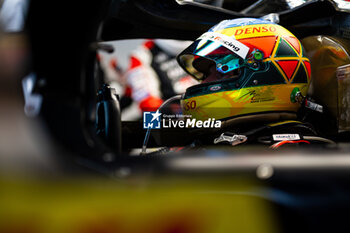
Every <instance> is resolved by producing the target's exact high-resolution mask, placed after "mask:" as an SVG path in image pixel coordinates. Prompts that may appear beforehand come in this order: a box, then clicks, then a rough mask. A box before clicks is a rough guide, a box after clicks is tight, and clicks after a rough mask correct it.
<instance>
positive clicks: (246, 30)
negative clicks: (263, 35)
mask: <svg viewBox="0 0 350 233" xmlns="http://www.w3.org/2000/svg"><path fill="white" fill-rule="evenodd" d="M276 30H277V29H276V27H274V26H273V25H270V26H267V25H264V26H254V27H246V28H244V29H237V30H236V31H235V36H238V35H242V34H254V33H260V32H268V31H270V32H275V31H276Z"/></svg>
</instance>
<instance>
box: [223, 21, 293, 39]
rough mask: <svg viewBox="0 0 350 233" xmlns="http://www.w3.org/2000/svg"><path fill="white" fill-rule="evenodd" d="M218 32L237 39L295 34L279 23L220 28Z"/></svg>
mask: <svg viewBox="0 0 350 233" xmlns="http://www.w3.org/2000/svg"><path fill="white" fill-rule="evenodd" d="M217 32H218V33H221V34H224V35H227V36H233V37H234V38H235V39H236V40H239V39H246V38H253V37H265V36H274V35H283V36H293V34H292V33H291V32H290V31H288V30H287V29H285V28H284V27H281V26H279V25H277V24H255V25H246V26H239V27H232V28H226V29H222V30H218V31H217Z"/></svg>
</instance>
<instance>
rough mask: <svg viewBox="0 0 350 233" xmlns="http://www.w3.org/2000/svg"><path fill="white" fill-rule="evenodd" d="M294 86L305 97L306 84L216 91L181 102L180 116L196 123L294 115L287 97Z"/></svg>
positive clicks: (297, 105)
mask: <svg viewBox="0 0 350 233" xmlns="http://www.w3.org/2000/svg"><path fill="white" fill-rule="evenodd" d="M296 87H298V88H299V89H300V90H301V92H302V94H303V95H306V92H307V89H308V84H306V83H305V84H299V83H298V84H289V85H286V84H280V85H267V86H258V87H247V88H242V89H239V90H231V91H223V92H216V93H211V94H206V95H201V96H196V97H192V98H188V99H183V100H182V101H181V104H182V108H183V113H184V114H185V115H191V116H192V118H195V119H197V120H206V119H208V118H215V119H217V120H220V119H227V118H233V117H238V116H242V115H249V114H258V113H264V112H296V111H297V110H298V108H299V107H300V106H299V104H298V103H292V102H291V100H290V95H291V93H292V90H293V89H294V88H296Z"/></svg>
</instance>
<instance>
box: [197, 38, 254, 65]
mask: <svg viewBox="0 0 350 233" xmlns="http://www.w3.org/2000/svg"><path fill="white" fill-rule="evenodd" d="M197 40H211V41H214V42H216V43H219V44H220V45H222V46H224V47H225V48H227V49H229V50H230V51H232V52H233V53H235V54H237V55H238V56H240V57H241V58H243V59H245V58H246V57H247V54H248V52H249V47H248V46H246V45H245V44H243V43H241V42H239V41H238V40H236V39H234V38H232V37H230V36H226V35H223V34H220V33H216V32H206V33H204V34H203V35H202V36H200V37H199V38H198V39H197ZM208 49H210V48H208ZM204 50H206V49H204ZM206 52H207V51H200V54H199V53H198V54H197V55H200V56H201V55H206V54H205V53H206Z"/></svg>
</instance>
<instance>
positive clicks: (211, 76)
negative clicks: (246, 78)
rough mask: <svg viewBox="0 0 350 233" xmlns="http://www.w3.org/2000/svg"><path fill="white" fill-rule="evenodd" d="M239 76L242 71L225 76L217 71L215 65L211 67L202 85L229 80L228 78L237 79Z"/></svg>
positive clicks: (234, 71)
mask: <svg viewBox="0 0 350 233" xmlns="http://www.w3.org/2000/svg"><path fill="white" fill-rule="evenodd" d="M239 74H240V69H235V70H232V71H230V72H227V73H225V74H223V73H220V72H219V71H217V70H216V66H215V65H211V66H210V68H209V72H208V73H207V75H206V78H205V79H204V80H203V81H202V83H209V82H215V81H219V80H222V79H228V78H237V77H238V76H239Z"/></svg>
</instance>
